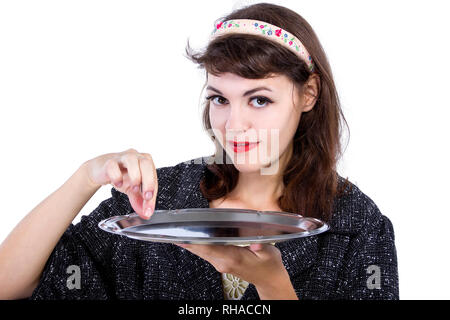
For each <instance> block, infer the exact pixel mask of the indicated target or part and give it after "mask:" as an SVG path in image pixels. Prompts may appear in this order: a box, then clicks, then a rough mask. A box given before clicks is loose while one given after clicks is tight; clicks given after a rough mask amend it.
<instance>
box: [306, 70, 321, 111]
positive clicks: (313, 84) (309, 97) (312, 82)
mask: <svg viewBox="0 0 450 320" xmlns="http://www.w3.org/2000/svg"><path fill="white" fill-rule="evenodd" d="M319 92H320V78H319V75H318V74H316V73H313V74H311V75H310V76H309V78H308V80H307V81H306V83H305V85H304V86H303V97H302V98H303V110H302V111H303V112H308V111H311V110H312V108H314V106H315V104H316V102H317V98H318V97H319Z"/></svg>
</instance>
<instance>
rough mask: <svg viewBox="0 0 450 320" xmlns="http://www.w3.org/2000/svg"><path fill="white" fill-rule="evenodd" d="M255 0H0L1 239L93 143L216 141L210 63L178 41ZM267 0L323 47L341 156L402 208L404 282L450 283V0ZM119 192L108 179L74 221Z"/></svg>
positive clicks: (437, 295)
mask: <svg viewBox="0 0 450 320" xmlns="http://www.w3.org/2000/svg"><path fill="white" fill-rule="evenodd" d="M255 2H257V1H251V2H249V1H247V2H242V1H241V2H238V3H236V2H235V1H206V0H205V1H161V2H155V1H129V0H127V1H110V0H109V1H93V0H89V1H80V0H78V1H19V0H14V1H0V110H1V114H0V136H1V138H0V139H1V140H0V141H1V145H0V148H1V156H0V167H1V169H2V170H1V180H0V181H1V183H0V196H1V203H2V213H1V215H2V216H1V222H0V241H3V239H4V238H5V237H6V236H7V235H8V233H9V232H10V231H11V230H12V229H13V228H14V226H15V225H16V224H17V223H18V222H19V221H20V220H21V219H22V218H23V217H24V216H25V215H26V214H27V213H28V212H30V211H31V210H32V209H33V208H34V207H35V206H36V205H37V204H38V203H39V202H40V201H42V200H43V199H44V198H45V197H47V196H48V195H49V194H50V193H52V192H53V191H55V190H56V189H57V188H58V187H59V186H61V184H63V183H64V182H65V181H66V180H67V179H68V178H69V177H70V176H71V175H72V173H73V172H74V171H75V170H76V169H77V168H78V167H79V165H80V164H81V163H82V162H84V161H86V160H88V159H91V158H93V157H96V156H98V155H101V154H103V153H108V152H119V151H123V150H125V149H128V148H131V147H132V148H135V149H137V150H138V151H140V152H148V153H151V154H152V156H153V158H154V161H155V164H156V166H157V167H161V166H168V165H175V164H177V163H179V162H182V161H185V160H188V159H192V158H195V157H199V156H204V155H209V154H211V153H212V152H213V144H212V143H211V142H210V140H209V139H208V137H207V135H206V133H204V131H203V129H202V124H201V117H200V116H201V109H200V101H201V100H200V99H201V98H202V96H200V94H201V88H202V86H203V84H204V77H203V74H202V71H200V70H199V69H197V67H196V66H195V65H194V64H193V63H191V62H190V61H189V60H188V59H187V58H185V57H184V49H185V46H186V43H187V39H188V38H189V39H190V43H191V45H192V46H193V47H194V48H195V49H199V48H201V47H203V46H204V45H206V41H207V37H208V35H209V33H210V32H211V30H212V29H211V28H212V26H213V23H214V21H215V19H217V18H219V17H221V16H224V15H225V14H228V13H229V12H230V11H231V10H232V9H233V8H234V7H235V6H238V7H239V6H240V5H241V4H242V3H244V4H245V3H249V4H251V3H255ZM267 2H272V1H267ZM273 3H276V4H279V5H283V6H286V7H288V8H290V9H292V10H294V11H296V12H298V13H299V14H300V15H302V16H303V17H304V18H306V20H307V21H308V22H309V23H310V24H311V25H312V27H313V29H314V30H315V32H316V33H317V35H318V37H319V39H320V41H321V43H322V45H323V47H324V49H325V51H326V53H327V55H328V58H329V60H330V63H331V66H332V70H333V74H334V77H335V81H336V84H337V87H338V91H339V95H340V98H341V101H342V107H343V110H344V114H345V116H346V119H347V121H348V123H349V126H350V130H351V131H350V141H349V144H348V147H347V149H346V151H345V156H344V158H343V159H342V161H341V163H340V164H339V172H340V174H341V175H343V176H344V177H347V176H348V177H349V179H350V180H351V181H352V182H353V183H355V184H356V185H357V186H358V187H359V188H360V189H361V190H362V191H363V192H364V193H366V194H367V195H368V196H369V197H370V198H372V199H373V200H374V201H375V203H376V204H377V205H378V207H379V208H380V210H381V212H382V213H383V214H384V215H386V216H388V217H389V218H390V219H391V221H392V222H393V225H394V230H395V235H396V246H397V254H398V262H399V280H400V298H401V299H448V298H450V294H449V293H448V288H449V285H450V277H449V276H448V273H449V269H450V257H449V254H448V245H449V244H450V241H449V237H448V234H449V231H448V226H449V222H450V218H449V214H450V210H449V206H448V202H447V201H448V196H449V187H448V181H449V178H450V175H449V172H448V169H447V164H448V163H449V162H450V159H449V152H448V147H449V143H448V142H447V139H448V137H449V136H450V135H449V125H448V122H449V115H450V112H449V108H450V103H449V98H448V90H449V80H448V73H449V69H450V68H449V59H448V57H449V56H450V50H449V45H448V40H447V38H448V31H449V29H450V21H449V19H448V16H447V13H448V10H446V9H447V8H446V6H447V1H436V0H435V1H399V0H396V1H380V0H377V1H343V0H340V1H323V0H322V1H318V0H315V1H298V0H295V1H276V2H273ZM206 13H207V14H206ZM446 93H447V94H446ZM344 145H345V144H344ZM110 196H111V195H110V187H109V186H105V187H102V188H101V189H100V190H99V191H98V192H97V193H96V194H95V195H94V197H93V198H91V200H90V201H89V202H88V203H87V204H86V206H85V207H84V208H83V210H82V211H81V213H80V214H79V215H78V216H77V218H76V219H75V221H74V222H78V221H79V219H80V217H81V215H83V214H89V213H90V212H92V210H94V209H95V208H96V207H97V206H98V204H99V203H100V202H101V201H102V200H103V199H106V198H108V197H110Z"/></svg>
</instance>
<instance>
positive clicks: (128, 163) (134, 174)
mask: <svg viewBox="0 0 450 320" xmlns="http://www.w3.org/2000/svg"><path fill="white" fill-rule="evenodd" d="M120 162H121V163H122V164H123V166H124V167H125V168H126V169H127V173H128V176H129V178H130V188H129V189H130V190H127V193H130V194H131V193H137V192H139V188H140V187H139V186H140V184H141V170H140V168H139V161H138V158H137V156H136V154H134V153H125V154H124V155H122V157H121V158H120Z"/></svg>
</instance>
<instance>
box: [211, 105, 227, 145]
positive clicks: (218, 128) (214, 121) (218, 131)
mask: <svg viewBox="0 0 450 320" xmlns="http://www.w3.org/2000/svg"><path fill="white" fill-rule="evenodd" d="M226 121H227V116H226V114H225V113H224V112H221V111H218V110H216V109H214V108H210V109H209V122H210V123H211V127H212V131H213V132H212V133H213V134H214V136H216V137H217V138H218V139H219V141H223V138H224V136H225V124H226Z"/></svg>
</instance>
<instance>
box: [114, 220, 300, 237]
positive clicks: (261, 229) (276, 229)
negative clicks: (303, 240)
mask: <svg viewBox="0 0 450 320" xmlns="http://www.w3.org/2000/svg"><path fill="white" fill-rule="evenodd" d="M119 224H122V221H121V222H119ZM121 227H122V228H125V230H124V231H130V232H136V233H142V234H147V235H167V236H175V237H204V238H211V237H258V236H276V235H282V234H289V233H296V232H303V231H305V230H304V229H301V228H298V227H290V226H285V225H283V226H281V225H277V224H267V223H266V224H264V225H262V224H261V223H257V222H244V221H240V222H235V221H208V222H207V223H205V222H192V221H187V222H181V221H180V222H177V223H158V224H144V225H138V226H131V227H127V226H126V225H121Z"/></svg>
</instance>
